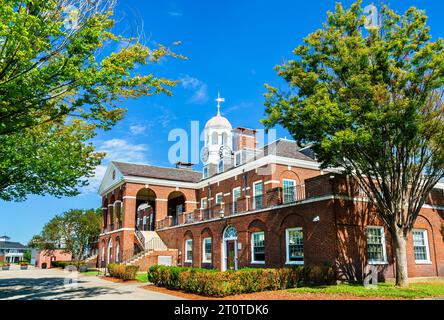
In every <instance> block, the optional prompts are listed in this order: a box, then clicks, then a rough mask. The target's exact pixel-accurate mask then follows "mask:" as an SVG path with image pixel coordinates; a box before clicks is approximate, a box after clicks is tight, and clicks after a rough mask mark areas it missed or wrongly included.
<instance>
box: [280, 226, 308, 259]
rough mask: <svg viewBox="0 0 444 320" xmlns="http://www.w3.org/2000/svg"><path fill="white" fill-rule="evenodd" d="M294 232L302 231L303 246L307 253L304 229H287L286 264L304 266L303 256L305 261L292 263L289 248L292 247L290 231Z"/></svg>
mask: <svg viewBox="0 0 444 320" xmlns="http://www.w3.org/2000/svg"><path fill="white" fill-rule="evenodd" d="M294 230H298V231H299V230H300V231H302V244H303V246H304V251H305V243H304V230H303V228H302V227H295V228H287V229H285V256H286V259H285V260H286V261H285V264H299V265H302V264H304V260H305V256H303V260H302V261H290V250H288V249H289V246H290V237H289V236H290V231H294Z"/></svg>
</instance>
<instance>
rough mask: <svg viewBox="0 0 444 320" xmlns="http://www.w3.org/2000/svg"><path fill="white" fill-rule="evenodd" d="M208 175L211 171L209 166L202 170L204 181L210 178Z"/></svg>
mask: <svg viewBox="0 0 444 320" xmlns="http://www.w3.org/2000/svg"><path fill="white" fill-rule="evenodd" d="M208 175H209V169H208V166H204V167H203V168H202V179H206V178H208Z"/></svg>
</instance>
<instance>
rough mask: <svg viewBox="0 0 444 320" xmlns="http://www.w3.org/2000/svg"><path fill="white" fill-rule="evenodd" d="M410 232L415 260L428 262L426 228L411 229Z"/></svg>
mask: <svg viewBox="0 0 444 320" xmlns="http://www.w3.org/2000/svg"><path fill="white" fill-rule="evenodd" d="M412 234H413V251H414V254H415V262H417V263H421V262H430V255H429V245H428V239H427V230H413V232H412Z"/></svg>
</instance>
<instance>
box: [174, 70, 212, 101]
mask: <svg viewBox="0 0 444 320" xmlns="http://www.w3.org/2000/svg"><path fill="white" fill-rule="evenodd" d="M179 80H180V82H181V83H182V86H183V87H184V88H185V89H186V90H190V91H192V92H193V95H192V96H191V98H189V99H188V101H187V102H188V103H193V104H203V103H206V102H207V101H208V99H209V97H208V86H207V84H206V83H205V82H203V81H201V80H199V79H197V78H194V77H192V76H190V75H188V74H186V75H183V76H182V77H181V78H180V79H179Z"/></svg>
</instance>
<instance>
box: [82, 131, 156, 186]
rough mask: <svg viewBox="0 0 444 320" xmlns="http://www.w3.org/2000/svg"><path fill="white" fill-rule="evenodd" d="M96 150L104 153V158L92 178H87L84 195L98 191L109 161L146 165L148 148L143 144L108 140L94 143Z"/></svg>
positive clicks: (122, 140)
mask: <svg viewBox="0 0 444 320" xmlns="http://www.w3.org/2000/svg"><path fill="white" fill-rule="evenodd" d="M96 149H97V151H99V152H106V156H105V158H104V159H103V161H102V164H101V165H99V166H97V167H96V170H95V172H94V176H93V177H91V178H89V180H88V181H89V185H88V186H86V187H84V188H83V193H84V194H87V193H92V192H97V190H99V187H100V183H101V182H102V179H103V176H104V175H105V172H106V168H107V167H108V163H109V162H110V161H122V162H136V163H147V160H146V154H147V152H148V146H147V145H145V144H131V143H130V142H128V141H127V140H124V139H110V140H105V141H96Z"/></svg>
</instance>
